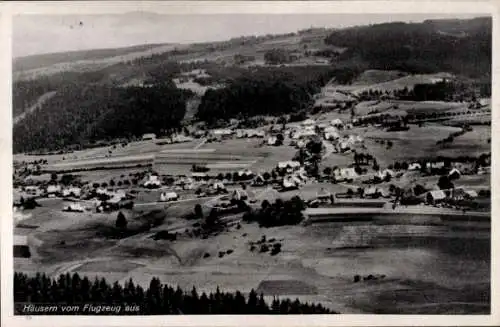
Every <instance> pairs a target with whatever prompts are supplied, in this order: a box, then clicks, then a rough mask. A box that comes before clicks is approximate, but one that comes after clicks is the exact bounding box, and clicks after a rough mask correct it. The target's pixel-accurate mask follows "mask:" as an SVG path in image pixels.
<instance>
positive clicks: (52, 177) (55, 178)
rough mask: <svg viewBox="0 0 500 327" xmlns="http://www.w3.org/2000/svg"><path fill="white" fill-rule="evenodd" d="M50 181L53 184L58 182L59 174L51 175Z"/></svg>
mask: <svg viewBox="0 0 500 327" xmlns="http://www.w3.org/2000/svg"><path fill="white" fill-rule="evenodd" d="M50 180H51V181H53V182H55V181H57V174H56V173H52V174H50Z"/></svg>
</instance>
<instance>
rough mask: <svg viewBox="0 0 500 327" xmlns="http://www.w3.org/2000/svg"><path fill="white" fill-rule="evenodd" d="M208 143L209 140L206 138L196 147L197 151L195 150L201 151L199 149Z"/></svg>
mask: <svg viewBox="0 0 500 327" xmlns="http://www.w3.org/2000/svg"><path fill="white" fill-rule="evenodd" d="M206 142H207V139H206V138H204V139H203V140H201V142H200V143H198V145H196V146H195V147H194V149H195V150H198V149H199V148H201V147H202V146H203V145H204V144H205V143H206Z"/></svg>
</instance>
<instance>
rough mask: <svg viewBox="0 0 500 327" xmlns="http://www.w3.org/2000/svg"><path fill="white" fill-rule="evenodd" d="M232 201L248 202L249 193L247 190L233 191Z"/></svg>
mask: <svg viewBox="0 0 500 327" xmlns="http://www.w3.org/2000/svg"><path fill="white" fill-rule="evenodd" d="M231 199H233V200H236V201H245V200H248V193H247V192H246V191H245V190H242V189H236V190H234V191H233V194H232V195H231Z"/></svg>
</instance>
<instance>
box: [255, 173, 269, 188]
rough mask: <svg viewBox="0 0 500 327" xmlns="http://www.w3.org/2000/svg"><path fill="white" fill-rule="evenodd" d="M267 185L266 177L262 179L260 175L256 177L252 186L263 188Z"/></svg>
mask: <svg viewBox="0 0 500 327" xmlns="http://www.w3.org/2000/svg"><path fill="white" fill-rule="evenodd" d="M265 183H266V181H265V179H264V177H262V175H261V174H258V175H257V176H255V178H254V179H253V181H252V185H254V186H263V185H264V184H265Z"/></svg>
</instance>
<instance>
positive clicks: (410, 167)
mask: <svg viewBox="0 0 500 327" xmlns="http://www.w3.org/2000/svg"><path fill="white" fill-rule="evenodd" d="M421 168H422V166H421V165H420V164H419V163H418V162H413V163H411V164H409V165H408V170H420V169H421Z"/></svg>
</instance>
